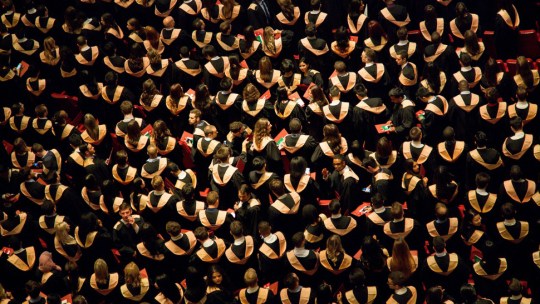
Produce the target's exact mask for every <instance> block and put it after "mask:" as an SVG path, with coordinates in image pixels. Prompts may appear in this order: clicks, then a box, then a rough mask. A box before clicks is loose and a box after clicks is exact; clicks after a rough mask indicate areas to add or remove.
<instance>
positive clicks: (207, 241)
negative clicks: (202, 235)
mask: <svg viewBox="0 0 540 304" xmlns="http://www.w3.org/2000/svg"><path fill="white" fill-rule="evenodd" d="M202 245H203V247H206V248H208V247H210V246H212V245H214V240H212V239H207V240H206V241H204V242H203V243H202Z"/></svg>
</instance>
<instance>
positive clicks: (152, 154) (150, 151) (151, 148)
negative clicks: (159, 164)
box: [146, 144, 158, 158]
mask: <svg viewBox="0 0 540 304" xmlns="http://www.w3.org/2000/svg"><path fill="white" fill-rule="evenodd" d="M146 154H147V155H148V157H149V158H156V157H157V154H158V149H157V146H156V145H154V144H150V145H148V147H147V148H146Z"/></svg>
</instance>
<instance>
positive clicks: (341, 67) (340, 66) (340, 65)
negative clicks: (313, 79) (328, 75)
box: [334, 61, 347, 74]
mask: <svg viewBox="0 0 540 304" xmlns="http://www.w3.org/2000/svg"><path fill="white" fill-rule="evenodd" d="M334 70H336V72H338V74H343V73H347V65H346V64H345V62H343V61H336V62H335V63H334Z"/></svg>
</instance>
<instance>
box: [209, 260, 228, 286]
mask: <svg viewBox="0 0 540 304" xmlns="http://www.w3.org/2000/svg"><path fill="white" fill-rule="evenodd" d="M224 276H225V272H224V271H223V269H221V267H220V266H218V265H212V266H210V269H209V270H208V276H207V284H208V286H221V285H222V284H223V280H224Z"/></svg>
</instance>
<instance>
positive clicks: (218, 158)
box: [214, 145, 232, 164]
mask: <svg viewBox="0 0 540 304" xmlns="http://www.w3.org/2000/svg"><path fill="white" fill-rule="evenodd" d="M231 153H232V151H231V148H229V147H228V146H225V145H223V146H221V147H219V149H217V151H216V154H215V155H214V160H215V162H216V163H219V164H228V163H229V157H231Z"/></svg>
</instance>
